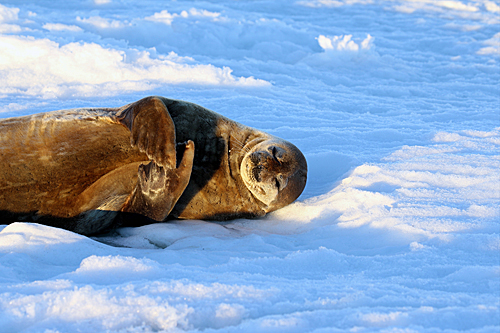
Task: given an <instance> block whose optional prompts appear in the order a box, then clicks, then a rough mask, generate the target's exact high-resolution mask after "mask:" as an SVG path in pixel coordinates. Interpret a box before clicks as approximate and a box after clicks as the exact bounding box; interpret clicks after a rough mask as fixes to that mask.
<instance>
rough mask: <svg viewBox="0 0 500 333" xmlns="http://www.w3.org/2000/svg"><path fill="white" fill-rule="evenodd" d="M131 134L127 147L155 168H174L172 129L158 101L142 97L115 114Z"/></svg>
mask: <svg viewBox="0 0 500 333" xmlns="http://www.w3.org/2000/svg"><path fill="white" fill-rule="evenodd" d="M117 120H118V122H119V123H121V124H123V125H125V126H126V127H127V128H128V129H129V130H130V132H131V135H130V143H131V144H132V146H134V147H137V148H139V150H140V151H141V152H143V153H146V154H147V156H148V157H149V159H151V160H153V161H155V162H156V164H158V165H160V166H163V167H168V166H171V165H174V168H175V126H174V122H173V121H172V118H171V117H170V114H169V112H168V110H167V107H166V106H165V104H163V102H162V101H161V99H159V98H158V97H154V96H153V97H146V98H143V99H141V100H139V101H137V102H135V103H132V104H130V105H128V106H126V107H124V109H123V110H120V111H119V112H118V114H117Z"/></svg>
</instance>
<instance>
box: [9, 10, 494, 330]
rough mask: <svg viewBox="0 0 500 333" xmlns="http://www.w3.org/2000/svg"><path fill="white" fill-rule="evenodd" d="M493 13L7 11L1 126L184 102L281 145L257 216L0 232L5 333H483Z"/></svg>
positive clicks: (490, 260)
mask: <svg viewBox="0 0 500 333" xmlns="http://www.w3.org/2000/svg"><path fill="white" fill-rule="evenodd" d="M499 28H500V3H499V2H498V1H486V0H482V1H480V0H449V1H432V0H399V1H390V0H386V1H376V0H303V1H288V0H274V1H229V0H227V1H215V0H213V1H210V0H205V1H172V2H169V1H153V0H142V1H130V0H94V1H91V0H82V1H70V0H39V1H34V0H33V1H27V0H26V1H16V0H2V1H1V4H0V112H1V114H0V117H11V116H18V115H26V114H32V113H37V112H45V111H51V110H58V109H65V108H73V107H85V106H112V107H114V106H121V105H124V104H127V103H130V102H133V101H136V100H138V99H140V98H142V97H145V96H148V95H161V96H166V97H169V98H175V99H182V100H187V101H191V102H194V103H197V104H200V105H202V106H205V107H207V108H209V109H212V110H214V111H216V112H219V113H221V114H223V115H225V116H227V117H229V118H231V119H234V120H236V121H238V122H241V123H243V124H245V125H249V126H252V127H255V128H258V129H261V130H264V131H267V132H269V133H271V134H274V135H277V136H280V137H282V138H284V139H286V140H289V141H291V142H293V143H294V144H295V145H297V146H298V147H299V148H300V149H301V150H302V151H303V152H304V154H305V156H306V158H307V160H308V164H309V177H308V184H307V187H306V189H305V191H304V193H303V194H302V196H301V197H300V198H299V200H298V201H297V202H296V203H294V204H292V205H290V206H288V207H286V208H284V209H282V210H280V211H277V212H275V213H272V214H269V215H268V216H267V217H265V218H262V219H257V220H236V221H232V222H227V223H208V222H204V221H181V222H175V223H160V224H154V225H148V226H144V227H140V228H126V229H120V230H118V231H117V232H116V233H114V234H110V235H106V236H102V237H98V238H87V237H83V236H80V235H77V234H74V233H71V232H68V231H65V230H59V229H55V228H50V227H46V226H41V225H37V224H29V223H15V224H11V225H2V226H1V227H0V230H1V232H0V331H1V332H183V331H189V332H316V333H320V332H321V333H323V332H346V331H353V332H372V331H383V332H499V331H500V238H499V234H500V222H499V220H500V209H499V203H500V173H499V166H500V157H499V156H500V154H499V151H500V88H499V83H500V66H499V61H500V33H499V31H500V29H499Z"/></svg>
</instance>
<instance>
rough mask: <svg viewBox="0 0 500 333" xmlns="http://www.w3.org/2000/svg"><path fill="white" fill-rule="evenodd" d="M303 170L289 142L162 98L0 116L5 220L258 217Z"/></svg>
mask: <svg viewBox="0 0 500 333" xmlns="http://www.w3.org/2000/svg"><path fill="white" fill-rule="evenodd" d="M306 173H307V165H306V162H305V158H304V157H303V155H302V154H301V153H300V151H299V150H298V149H297V148H296V147H295V146H293V145H292V144H290V143H288V142H286V141H284V140H281V139H279V138H276V137H273V136H271V135H269V134H266V133H264V132H261V131H258V130H256V129H252V128H249V127H246V126H244V125H241V124H239V123H237V122H234V121H232V120H230V119H227V118H225V117H223V116H221V115H219V114H217V113H215V112H213V111H210V110H208V109H205V108H203V107H201V106H199V105H196V104H193V103H189V102H184V101H178V100H172V99H167V98H162V97H148V98H145V99H142V100H140V101H138V102H135V103H131V104H128V105H126V106H123V107H120V108H93V109H73V110H62V111H54V112H48V113H44V114H35V115H32V116H26V117H18V118H9V119H4V120H0V217H2V221H34V222H39V223H43V224H47V225H52V226H56V227H61V228H65V229H68V230H72V231H75V232H78V233H81V234H94V233H99V232H103V231H106V230H109V229H110V228H115V227H119V226H125V225H141V224H146V223H151V222H153V221H163V220H167V219H172V218H179V219H212V220H227V219H232V218H239V217H258V216H263V215H264V214H266V213H267V212H269V211H272V210H275V209H278V208H281V207H283V206H285V205H287V204H289V203H291V202H292V201H293V200H295V199H296V198H297V197H298V196H299V195H300V193H301V192H302V190H303V188H304V186H305V181H306Z"/></svg>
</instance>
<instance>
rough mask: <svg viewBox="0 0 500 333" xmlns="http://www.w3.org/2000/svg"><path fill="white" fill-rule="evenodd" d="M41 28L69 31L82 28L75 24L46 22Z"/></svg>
mask: <svg viewBox="0 0 500 333" xmlns="http://www.w3.org/2000/svg"><path fill="white" fill-rule="evenodd" d="M43 28H44V29H46V30H49V31H71V32H81V31H83V29H82V28H80V27H78V26H76V25H67V24H62V23H46V24H44V25H43Z"/></svg>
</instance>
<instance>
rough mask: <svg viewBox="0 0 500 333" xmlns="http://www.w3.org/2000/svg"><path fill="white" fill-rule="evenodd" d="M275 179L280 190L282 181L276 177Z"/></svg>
mask: <svg viewBox="0 0 500 333" xmlns="http://www.w3.org/2000/svg"><path fill="white" fill-rule="evenodd" d="M274 181H275V182H276V188H277V189H278V191H279V190H280V188H281V184H280V181H279V180H278V178H276V179H274Z"/></svg>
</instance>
